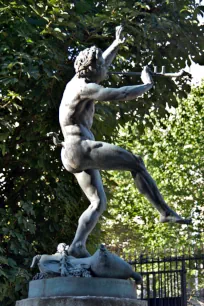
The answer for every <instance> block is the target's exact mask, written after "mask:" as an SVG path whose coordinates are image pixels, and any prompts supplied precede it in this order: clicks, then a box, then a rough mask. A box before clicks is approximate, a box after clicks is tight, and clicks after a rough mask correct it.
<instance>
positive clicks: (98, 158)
mask: <svg viewBox="0 0 204 306" xmlns="http://www.w3.org/2000/svg"><path fill="white" fill-rule="evenodd" d="M82 147H83V151H84V153H85V155H84V157H85V158H84V163H83V166H84V167H87V168H93V169H103V170H129V171H131V173H132V176H133V178H134V181H135V185H136V186H137V188H138V189H139V191H140V192H141V193H142V194H144V195H145V196H146V198H147V199H148V200H149V201H150V202H151V203H152V204H153V205H154V207H155V208H156V209H157V210H158V211H159V213H160V221H161V222H177V223H184V224H187V223H189V222H190V220H184V219H182V218H181V217H180V216H179V215H178V214H177V213H176V212H174V211H173V210H172V209H171V208H170V207H169V206H168V205H167V204H166V202H165V201H164V199H163V197H162V195H161V193H160V192H159V190H158V188H157V185H156V183H155V181H154V180H153V178H152V177H151V176H150V174H149V173H148V172H147V169H146V168H145V165H144V162H143V160H142V158H141V157H139V156H137V155H134V154H132V153H130V152H128V151H126V150H124V149H122V148H120V147H118V146H115V145H112V144H108V143H104V142H99V141H91V140H86V141H83V142H82Z"/></svg>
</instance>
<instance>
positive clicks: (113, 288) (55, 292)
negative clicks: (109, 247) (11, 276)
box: [28, 277, 136, 299]
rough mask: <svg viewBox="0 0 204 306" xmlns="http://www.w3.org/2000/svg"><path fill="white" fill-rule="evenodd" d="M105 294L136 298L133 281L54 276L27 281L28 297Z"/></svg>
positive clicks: (106, 295) (107, 295)
mask: <svg viewBox="0 0 204 306" xmlns="http://www.w3.org/2000/svg"><path fill="white" fill-rule="evenodd" d="M53 296H54V297H56V296H78V297H79V296H100V297H101V296H105V297H117V298H129V299H136V289H135V283H134V282H132V281H131V280H124V279H114V278H98V277H90V278H83V277H82V278H81V277H55V278H49V279H40V280H34V281H31V282H30V283H29V291H28V297H29V298H41V297H43V298H44V297H53Z"/></svg>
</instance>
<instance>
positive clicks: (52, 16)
mask: <svg viewBox="0 0 204 306" xmlns="http://www.w3.org/2000/svg"><path fill="white" fill-rule="evenodd" d="M199 10H202V8H198V7H197V6H196V4H195V3H194V1H190V0H189V1H179V3H173V4H172V2H169V1H163V0H162V1H157V2H156V3H155V1H153V0H152V1H138V2H135V1H132V0H131V1H115V0H114V1H112V0H109V1H100V2H98V1H93V0H87V1H84V0H79V1H73V2H72V1H63V0H62V1H58V0H38V1H33V0H14V1H7V0H0V19H1V30H0V38H1V44H0V53H1V58H0V65H1V73H0V88H1V91H0V95H1V97H0V98H1V104H0V108H1V115H0V149H1V151H0V155H1V159H0V166H1V167H0V168H1V169H2V170H1V171H0V176H1V178H0V187H1V197H0V237H1V247H0V261H1V263H0V265H1V269H0V274H1V275H0V278H1V280H0V303H1V304H2V305H3V306H6V305H13V303H14V301H15V300H16V299H19V298H21V297H23V296H25V295H26V290H27V289H26V284H27V282H28V279H29V278H30V277H31V273H30V270H29V264H30V261H31V258H32V256H33V255H35V254H37V253H52V252H53V251H55V248H56V245H57V244H58V242H62V241H65V242H67V243H69V242H70V241H71V240H72V238H73V235H74V232H75V229H76V225H77V220H78V216H79V215H80V212H81V211H82V210H84V207H85V205H87V202H86V201H84V199H81V192H80V190H79V188H78V185H77V184H76V181H75V180H74V178H73V176H72V175H71V174H69V173H67V172H65V171H64V170H63V171H62V165H61V161H60V151H59V149H54V148H53V146H52V144H51V141H50V140H49V139H48V138H47V137H46V134H47V133H48V132H50V131H55V132H58V131H59V124H58V120H57V117H58V106H59V103H60V99H61V96H62V93H63V90H64V87H65V84H66V82H67V81H69V80H70V79H71V78H72V76H73V74H74V70H73V62H74V59H75V57H76V55H77V54H78V52H79V50H81V49H83V48H85V47H88V46H91V45H93V44H95V45H97V46H99V47H101V48H102V49H105V48H106V47H107V46H108V45H109V44H110V43H111V41H112V39H113V36H114V27H115V26H117V25H118V24H120V23H123V24H124V27H125V31H126V33H129V34H128V35H127V41H126V44H125V45H124V46H123V47H122V48H121V51H120V55H119V56H118V57H117V60H116V61H115V66H114V67H113V69H117V70H119V71H121V70H122V69H124V68H125V69H128V70H133V66H134V65H136V67H135V68H134V69H136V68H137V69H139V70H141V66H143V65H145V64H147V63H148V62H150V61H152V63H153V64H154V65H158V66H159V67H161V66H162V65H166V67H167V69H168V71H170V70H171V71H177V70H179V69H180V68H181V67H184V66H185V60H186V59H187V56H188V55H189V54H191V55H192V56H194V55H195V56H196V57H197V58H199V50H200V49H201V47H202V44H203V41H202V40H201V37H202V31H203V30H202V28H198V27H197V19H196V16H197V14H198V13H199ZM124 16H125V17H124ZM136 82H140V81H139V80H137V79H134V78H132V79H130V78H126V77H124V78H122V79H119V78H118V77H115V76H114V77H112V78H111V79H110V80H109V81H107V82H106V83H105V85H109V86H119V84H120V85H126V84H128V85H131V84H135V83H136ZM183 86H184V87H185V88H186V89H188V88H187V87H186V86H187V85H185V84H184V83H183ZM176 91H177V92H178V93H179V94H183V90H179V88H178V87H177V86H176V85H175V84H174V83H173V82H172V81H170V80H160V81H159V83H158V84H156V90H155V91H152V95H151V99H150V97H149V98H148V101H149V102H148V103H145V100H146V97H145V98H141V99H140V100H139V102H138V103H137V106H136V107H135V102H134V101H133V102H130V103H129V104H127V103H118V104H117V105H116V104H115V105H112V106H110V105H108V104H106V105H99V104H97V115H96V122H95V126H94V132H95V134H96V135H97V138H98V139H102V138H103V139H110V135H111V134H112V132H113V130H114V128H115V126H116V125H119V124H121V125H124V124H125V122H127V121H128V120H130V118H134V116H133V113H134V114H135V112H136V117H137V119H138V122H139V123H138V124H139V125H138V128H140V127H141V126H142V125H143V121H142V120H143V117H144V115H145V114H146V113H148V111H149V109H150V107H151V106H152V105H154V106H155V108H156V109H157V111H158V113H159V114H160V116H163V114H164V113H165V104H166V101H168V102H169V104H170V105H176V100H175V97H174V92H176ZM164 97H165V98H164ZM150 101H151V102H150ZM118 115H119V116H118ZM118 117H119V118H118ZM116 118H118V119H116ZM131 120H133V119H131ZM105 121H107V122H108V125H106V124H104V122H105ZM150 123H151V122H150ZM97 230H98V229H96V232H95V235H96V233H98V232H97ZM95 240H96V239H95V237H94V235H92V239H91V240H90V241H91V245H90V247H91V248H92V249H93V247H94V244H95Z"/></svg>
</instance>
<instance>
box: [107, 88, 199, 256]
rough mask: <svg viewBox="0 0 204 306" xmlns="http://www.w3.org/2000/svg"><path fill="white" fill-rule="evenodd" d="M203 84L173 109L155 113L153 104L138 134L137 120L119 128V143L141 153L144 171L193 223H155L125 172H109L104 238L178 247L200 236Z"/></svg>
mask: <svg viewBox="0 0 204 306" xmlns="http://www.w3.org/2000/svg"><path fill="white" fill-rule="evenodd" d="M203 97H204V84H203V86H202V87H200V88H195V89H193V90H192V92H191V94H190V95H189V97H188V98H187V99H185V100H184V99H183V100H179V106H178V108H177V109H175V108H171V109H169V116H166V117H164V118H163V119H160V120H159V119H158V115H157V114H156V113H155V110H153V109H152V111H151V112H150V115H149V117H148V116H146V117H145V118H144V120H145V121H146V120H150V121H151V122H152V125H153V128H152V129H150V128H149V127H146V128H145V130H144V134H143V135H142V136H140V134H139V133H138V130H137V126H138V123H137V122H135V123H134V125H130V124H129V123H127V124H126V126H125V127H124V128H122V127H121V128H120V129H119V131H118V135H119V136H118V140H117V144H118V145H120V146H122V147H125V148H127V149H128V150H130V151H131V152H134V153H135V154H138V155H140V156H142V157H143V159H144V162H145V164H146V166H147V169H148V171H149V172H150V173H151V174H152V175H153V177H154V179H155V180H156V182H157V184H158V186H159V189H160V190H161V193H162V194H163V196H164V198H165V200H166V201H167V203H168V204H169V205H170V207H172V208H173V209H174V210H176V211H177V212H178V213H179V214H180V215H182V216H183V217H184V218H188V217H189V216H191V217H192V224H191V225H189V226H187V225H182V226H181V225H178V224H174V225H173V224H161V223H158V212H157V211H156V210H155V209H154V208H153V207H152V206H151V204H149V202H148V201H147V200H146V199H145V198H144V197H143V196H142V195H140V194H139V192H138V191H137V190H136V189H135V186H134V185H133V182H132V178H131V175H130V174H129V173H125V174H124V173H121V172H112V173H111V174H110V175H109V177H108V181H109V185H110V184H112V185H113V182H114V183H115V187H114V188H113V194H112V197H111V200H110V205H109V214H110V216H111V217H110V219H109V218H107V221H106V225H105V226H104V231H105V233H106V234H105V237H106V238H105V239H106V240H108V241H109V243H110V244H112V245H114V244H115V245H116V246H117V248H120V247H122V246H123V247H124V248H125V249H126V251H127V250H128V251H130V250H134V249H135V247H137V248H138V250H141V249H142V248H144V247H146V248H147V249H149V250H151V251H154V250H155V248H159V247H161V248H167V249H168V248H170V247H178V248H179V247H181V248H186V247H188V246H189V245H192V244H195V245H196V246H197V247H198V246H199V244H200V243H201V240H202V238H203V237H202V228H203V214H202V207H203V204H204V203H203V196H202V189H203V175H202V174H203V173H202V171H203V166H204V165H203V159H202V155H203V149H204V147H203V116H204V112H203V102H204V98H203Z"/></svg>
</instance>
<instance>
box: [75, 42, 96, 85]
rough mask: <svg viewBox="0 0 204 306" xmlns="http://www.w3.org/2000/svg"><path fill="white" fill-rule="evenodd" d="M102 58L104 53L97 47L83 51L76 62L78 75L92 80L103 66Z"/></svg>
mask: <svg viewBox="0 0 204 306" xmlns="http://www.w3.org/2000/svg"><path fill="white" fill-rule="evenodd" d="M101 56H102V51H101V49H99V48H97V47H96V46H93V47H91V48H87V49H85V50H83V51H81V52H80V53H79V55H78V56H77V58H76V60H75V62H74V68H75V71H76V74H77V75H78V76H79V77H81V78H86V79H88V80H89V79H91V77H93V76H94V75H95V74H96V73H97V70H98V68H100V66H101V62H100V58H101Z"/></svg>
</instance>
